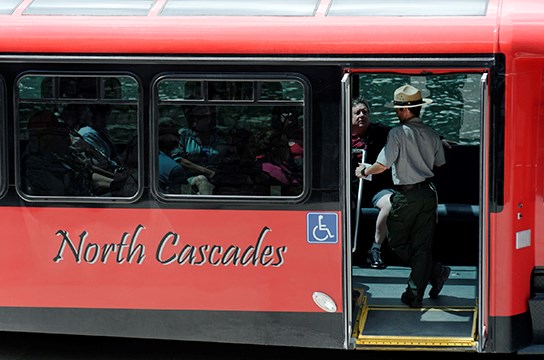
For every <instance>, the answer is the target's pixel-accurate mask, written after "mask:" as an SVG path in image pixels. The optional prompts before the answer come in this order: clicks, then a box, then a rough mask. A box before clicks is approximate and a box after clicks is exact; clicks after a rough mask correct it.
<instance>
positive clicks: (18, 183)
mask: <svg viewBox="0 0 544 360" xmlns="http://www.w3.org/2000/svg"><path fill="white" fill-rule="evenodd" d="M28 76H43V77H52V78H53V79H58V78H61V77H66V78H70V77H72V78H91V77H94V78H98V79H99V80H100V81H97V83H98V89H97V97H96V98H94V99H93V98H82V99H77V98H63V97H55V96H53V97H52V98H37V99H32V98H29V99H22V98H21V97H20V93H19V85H20V81H21V79H23V78H24V77H28ZM112 77H117V78H123V77H128V78H131V79H132V80H134V83H135V84H136V85H137V87H138V89H137V96H136V99H127V100H123V99H121V100H116V99H108V98H105V97H104V98H103V96H104V93H105V92H104V89H103V87H104V81H103V79H107V78H112ZM142 89H143V85H142V81H141V79H140V78H139V77H138V76H137V75H136V74H134V73H131V72H126V71H116V72H111V71H110V72H108V71H81V72H73V71H71V72H65V71H39V70H29V71H25V72H22V73H20V74H18V76H17V77H16V78H15V81H14V85H13V94H14V96H13V101H14V117H13V118H14V120H13V121H14V124H13V134H14V144H13V146H14V154H15V156H14V158H15V164H14V168H15V170H14V176H15V189H16V192H17V194H18V195H19V197H21V198H22V199H24V200H25V201H27V202H29V203H48V202H62V203H112V202H115V203H135V202H136V201H138V200H139V199H140V198H141V197H142V194H143V191H144V183H145V179H144V166H145V162H144V154H143V150H144V136H143V135H144V130H143V124H144V116H143V115H144V103H143V90H142ZM21 103H36V104H37V103H43V104H55V103H65V104H78V103H79V104H111V105H127V106H128V105H130V106H134V107H135V108H136V116H137V118H136V121H135V123H134V126H135V127H136V128H135V133H136V136H137V137H138V142H137V146H138V151H137V153H138V164H139V165H138V171H137V176H138V189H137V190H136V192H135V193H134V194H133V195H131V196H101V195H92V196H87V195H85V196H65V195H62V196H48V195H31V194H27V193H25V191H24V190H23V186H22V181H23V179H22V176H21V172H22V168H21V160H22V156H23V150H22V149H21V147H20V144H21V141H22V140H21V137H20V134H21V128H20V123H21V119H20V104H21ZM129 141H130V139H127V144H128V142H129Z"/></svg>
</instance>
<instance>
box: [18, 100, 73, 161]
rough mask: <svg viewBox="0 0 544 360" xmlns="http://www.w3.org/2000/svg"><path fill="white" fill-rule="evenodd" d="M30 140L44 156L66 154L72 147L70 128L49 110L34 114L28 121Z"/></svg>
mask: <svg viewBox="0 0 544 360" xmlns="http://www.w3.org/2000/svg"><path fill="white" fill-rule="evenodd" d="M27 127H28V132H29V138H30V140H32V141H36V142H37V143H38V148H39V150H40V151H41V152H42V153H43V154H57V155H61V156H62V155H64V154H66V153H67V152H68V151H69V149H70V145H71V140H70V130H69V128H68V126H67V125H66V124H65V123H63V122H61V121H59V119H58V118H57V116H56V115H55V114H54V113H53V112H51V111H49V110H40V111H38V112H36V113H34V114H33V115H32V116H31V118H30V119H29V121H28V126H27Z"/></svg>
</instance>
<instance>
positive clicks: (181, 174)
mask: <svg viewBox="0 0 544 360" xmlns="http://www.w3.org/2000/svg"><path fill="white" fill-rule="evenodd" d="M178 145H179V133H178V127H177V125H176V123H175V122H174V121H172V120H166V121H163V122H161V123H160V124H159V188H160V189H161V191H163V192H165V193H169V194H179V193H181V189H182V185H184V184H188V185H189V186H191V187H193V188H194V189H195V191H196V193H197V194H199V195H211V194H212V193H213V188H214V186H213V185H212V184H211V183H210V182H209V181H208V179H207V178H206V176H204V175H194V176H190V177H189V174H188V172H187V171H186V169H185V168H184V167H183V166H182V165H181V164H180V163H179V162H176V161H175V160H174V159H173V158H172V156H171V154H173V153H175V150H176V149H178ZM180 162H181V161H180ZM182 163H183V162H182ZM185 163H189V161H185Z"/></svg>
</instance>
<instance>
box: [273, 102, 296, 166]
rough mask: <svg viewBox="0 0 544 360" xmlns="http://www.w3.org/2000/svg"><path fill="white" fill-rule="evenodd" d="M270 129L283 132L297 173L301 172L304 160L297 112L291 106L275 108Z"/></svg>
mask: <svg viewBox="0 0 544 360" xmlns="http://www.w3.org/2000/svg"><path fill="white" fill-rule="evenodd" d="M271 128H272V129H276V130H278V131H280V132H283V133H285V134H286V135H287V138H288V141H289V152H290V156H291V158H292V159H293V163H294V164H295V165H296V166H297V168H298V171H302V160H303V158H304V147H303V139H304V131H303V128H302V125H301V124H300V122H299V118H298V115H297V110H296V108H295V107H292V106H276V107H274V108H273V109H272V119H271Z"/></svg>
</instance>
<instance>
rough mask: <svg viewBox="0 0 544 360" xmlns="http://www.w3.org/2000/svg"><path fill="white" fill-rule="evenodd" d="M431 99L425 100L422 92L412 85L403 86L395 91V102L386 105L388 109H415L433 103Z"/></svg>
mask: <svg viewBox="0 0 544 360" xmlns="http://www.w3.org/2000/svg"><path fill="white" fill-rule="evenodd" d="M432 102H433V101H432V100H431V99H427V98H423V97H422V96H421V91H419V89H418V88H415V87H413V86H412V85H403V86H401V87H399V88H397V89H396V90H395V94H394V96H393V101H390V102H388V103H387V104H385V107H388V108H394V109H398V108H413V107H418V106H423V105H427V104H430V103H432Z"/></svg>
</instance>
